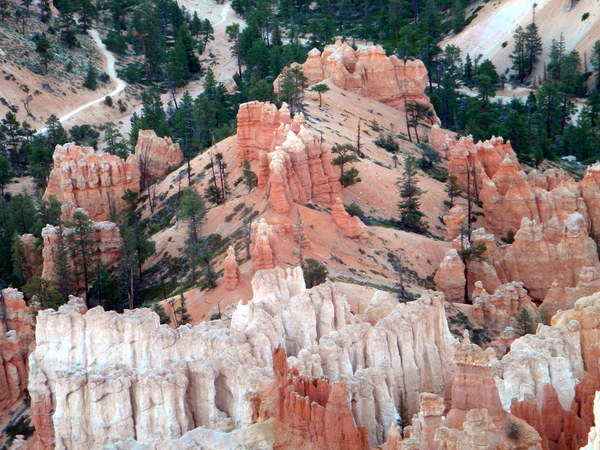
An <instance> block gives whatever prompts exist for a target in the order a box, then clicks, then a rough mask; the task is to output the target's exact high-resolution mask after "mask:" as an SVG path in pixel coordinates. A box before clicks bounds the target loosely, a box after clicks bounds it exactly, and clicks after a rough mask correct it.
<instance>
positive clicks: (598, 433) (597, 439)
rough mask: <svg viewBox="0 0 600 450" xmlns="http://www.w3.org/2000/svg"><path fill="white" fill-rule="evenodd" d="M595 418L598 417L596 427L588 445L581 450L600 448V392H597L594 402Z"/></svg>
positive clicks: (590, 435) (592, 431)
mask: <svg viewBox="0 0 600 450" xmlns="http://www.w3.org/2000/svg"><path fill="white" fill-rule="evenodd" d="M594 417H596V421H595V422H596V424H597V426H596V427H593V428H592V429H591V430H590V434H589V437H588V444H587V445H586V446H585V447H582V449H581V450H597V449H599V448H600V424H599V421H600V392H596V398H595V400H594Z"/></svg>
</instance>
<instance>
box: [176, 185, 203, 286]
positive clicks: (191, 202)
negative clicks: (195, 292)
mask: <svg viewBox="0 0 600 450" xmlns="http://www.w3.org/2000/svg"><path fill="white" fill-rule="evenodd" d="M179 216H180V217H181V219H182V220H186V221H187V223H188V238H187V240H186V247H185V250H184V252H185V254H186V256H187V257H188V261H189V264H190V267H191V269H192V282H193V283H195V282H196V280H197V271H198V264H199V263H200V262H201V261H203V260H204V261H206V260H208V261H209V262H210V259H209V256H208V255H205V253H206V252H205V249H204V248H203V245H202V244H203V243H202V239H201V238H202V236H201V233H202V223H203V222H204V218H205V216H206V207H205V206H204V202H203V201H202V198H201V197H200V196H199V195H198V193H197V192H196V191H195V190H194V189H193V188H191V187H188V188H186V189H185V190H184V191H183V196H182V198H181V204H180V206H179Z"/></svg>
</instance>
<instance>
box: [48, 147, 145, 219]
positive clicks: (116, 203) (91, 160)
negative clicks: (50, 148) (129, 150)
mask: <svg viewBox="0 0 600 450" xmlns="http://www.w3.org/2000/svg"><path fill="white" fill-rule="evenodd" d="M52 158H53V160H54V167H53V169H52V171H51V172H50V177H49V180H48V187H47V188H46V192H45V193H44V198H45V199H47V198H48V197H50V196H51V195H54V196H56V198H57V199H58V200H59V201H60V202H61V203H63V204H65V203H73V204H75V205H77V207H79V208H83V209H85V210H86V211H88V213H89V216H90V219H92V220H96V221H101V220H108V218H109V217H110V214H111V212H119V211H121V210H122V209H123V208H124V207H125V203H124V201H123V200H122V199H121V197H122V196H123V195H124V194H125V191H126V190H127V189H130V190H132V191H135V192H137V191H139V181H140V171H139V167H138V163H137V160H136V157H135V156H134V155H130V156H129V157H128V158H127V161H124V160H122V159H121V158H119V157H118V156H115V155H111V154H109V153H102V152H95V151H94V149H92V148H89V147H80V146H78V145H75V144H65V145H57V146H56V149H55V150H54V154H53V155H52Z"/></svg>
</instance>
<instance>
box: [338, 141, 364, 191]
mask: <svg viewBox="0 0 600 450" xmlns="http://www.w3.org/2000/svg"><path fill="white" fill-rule="evenodd" d="M331 153H334V154H336V155H337V156H336V157H335V158H334V159H333V160H332V161H331V164H333V165H335V166H339V167H340V183H341V184H342V186H344V187H348V186H351V185H353V184H356V183H359V182H360V181H361V180H360V178H359V177H358V169H354V168H352V169H350V170H348V171H344V168H345V167H346V165H350V164H352V163H355V162H357V161H358V156H357V155H356V148H355V147H354V146H353V145H352V144H336V145H334V146H333V147H332V149H331Z"/></svg>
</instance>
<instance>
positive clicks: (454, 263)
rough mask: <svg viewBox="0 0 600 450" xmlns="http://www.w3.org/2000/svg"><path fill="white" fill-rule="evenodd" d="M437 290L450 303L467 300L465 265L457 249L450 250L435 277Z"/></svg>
mask: <svg viewBox="0 0 600 450" xmlns="http://www.w3.org/2000/svg"><path fill="white" fill-rule="evenodd" d="M434 281H435V288H436V289H437V290H438V291H440V292H443V293H444V296H445V297H446V300H448V301H449V302H463V301H464V299H465V284H466V279H465V265H464V264H463V262H462V259H461V258H460V256H459V255H458V252H457V251H456V250H455V249H450V250H448V253H446V256H445V257H444V259H443V260H442V262H441V263H440V267H439V268H438V270H437V272H436V273H435V277H434Z"/></svg>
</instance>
